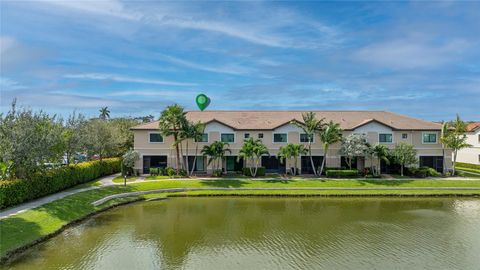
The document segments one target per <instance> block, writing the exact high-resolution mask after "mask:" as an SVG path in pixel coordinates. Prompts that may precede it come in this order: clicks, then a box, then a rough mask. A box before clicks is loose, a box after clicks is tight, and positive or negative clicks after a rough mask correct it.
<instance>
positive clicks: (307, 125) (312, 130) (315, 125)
mask: <svg viewBox="0 0 480 270" xmlns="http://www.w3.org/2000/svg"><path fill="white" fill-rule="evenodd" d="M302 120H303V123H300V122H298V121H292V124H293V125H295V126H297V127H299V128H301V129H302V130H303V132H304V133H305V134H306V135H307V137H308V138H309V139H308V155H309V156H310V164H311V165H312V169H313V174H314V175H317V170H316V168H315V164H314V163H313V157H312V142H313V138H314V137H315V134H317V133H319V132H321V131H322V129H323V128H324V126H325V123H324V121H325V118H322V119H317V117H316V115H315V113H314V112H305V113H303V114H302Z"/></svg>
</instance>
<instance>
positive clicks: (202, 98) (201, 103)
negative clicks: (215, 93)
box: [195, 94, 210, 111]
mask: <svg viewBox="0 0 480 270" xmlns="http://www.w3.org/2000/svg"><path fill="white" fill-rule="evenodd" d="M195 101H196V102H197V106H198V108H199V109H200V111H203V110H205V109H206V108H207V107H208V105H209V104H210V98H209V97H207V96H206V95H205V94H200V95H198V96H197V98H196V99H195Z"/></svg>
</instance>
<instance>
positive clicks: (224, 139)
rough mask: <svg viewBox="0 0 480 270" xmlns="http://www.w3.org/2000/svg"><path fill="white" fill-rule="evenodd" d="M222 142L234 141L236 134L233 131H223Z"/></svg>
mask: <svg viewBox="0 0 480 270" xmlns="http://www.w3.org/2000/svg"><path fill="white" fill-rule="evenodd" d="M220 139H221V141H222V142H226V143H233V142H235V134H233V133H222V135H221V136H220Z"/></svg>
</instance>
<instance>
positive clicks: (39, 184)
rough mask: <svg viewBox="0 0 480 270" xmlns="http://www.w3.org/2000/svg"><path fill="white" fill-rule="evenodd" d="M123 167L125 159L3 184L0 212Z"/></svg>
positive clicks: (55, 170)
mask: <svg viewBox="0 0 480 270" xmlns="http://www.w3.org/2000/svg"><path fill="white" fill-rule="evenodd" d="M121 163H122V159H121V158H105V159H102V160H95V161H88V162H81V163H78V164H71V165H66V166H62V167H58V168H53V169H50V170H47V171H44V172H37V173H35V174H33V175H32V176H30V177H29V178H28V179H15V180H4V181H0V209H4V208H7V207H10V206H14V205H17V204H20V203H23V202H26V201H29V200H33V199H36V198H39V197H43V196H46V195H49V194H52V193H56V192H59V191H62V190H65V189H67V188H70V187H73V186H75V185H78V184H83V183H86V182H89V181H92V180H95V179H97V178H99V177H102V176H106V175H111V174H114V173H118V172H120V170H121Z"/></svg>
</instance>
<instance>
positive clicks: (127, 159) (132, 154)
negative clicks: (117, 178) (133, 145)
mask: <svg viewBox="0 0 480 270" xmlns="http://www.w3.org/2000/svg"><path fill="white" fill-rule="evenodd" d="M139 159H140V153H139V152H138V151H135V150H128V151H127V152H126V153H125V154H124V155H123V160H122V167H123V168H124V170H122V175H133V168H134V167H135V163H136V162H137V161H138V160H139Z"/></svg>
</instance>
